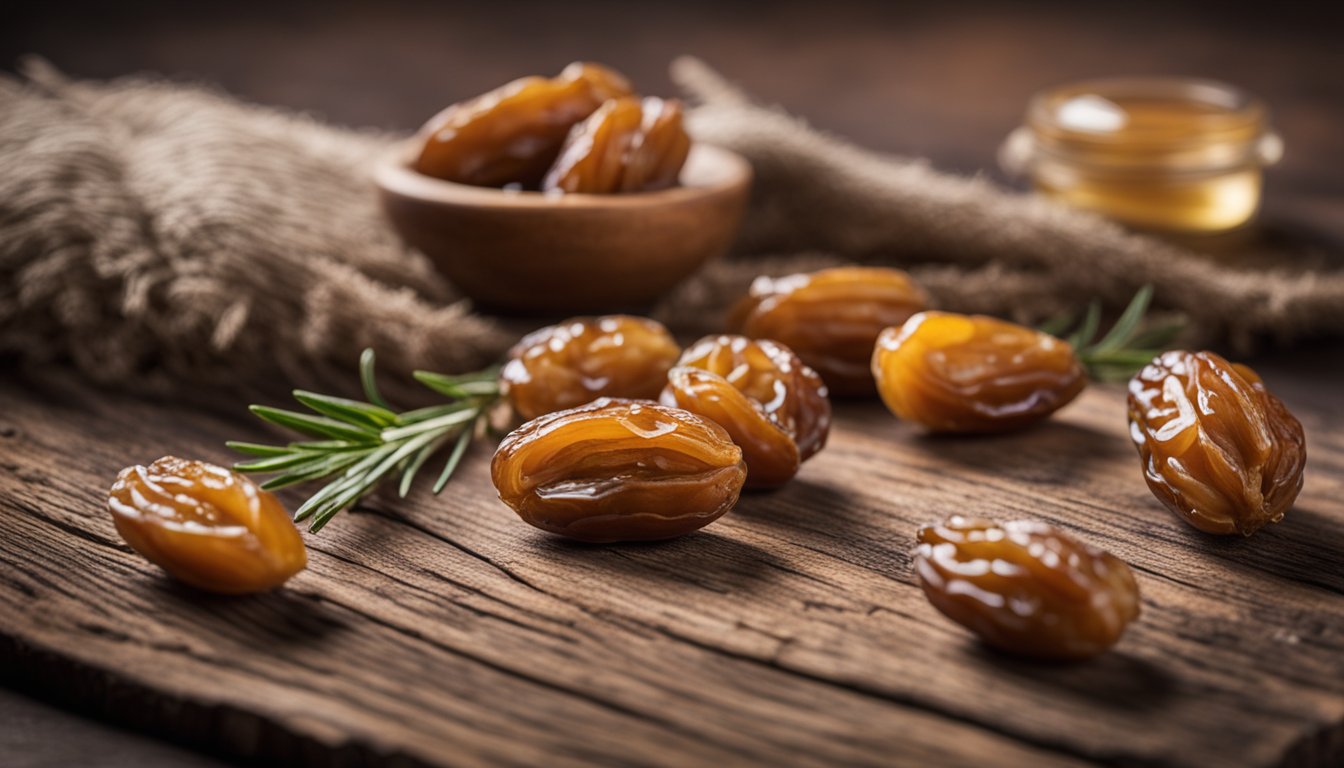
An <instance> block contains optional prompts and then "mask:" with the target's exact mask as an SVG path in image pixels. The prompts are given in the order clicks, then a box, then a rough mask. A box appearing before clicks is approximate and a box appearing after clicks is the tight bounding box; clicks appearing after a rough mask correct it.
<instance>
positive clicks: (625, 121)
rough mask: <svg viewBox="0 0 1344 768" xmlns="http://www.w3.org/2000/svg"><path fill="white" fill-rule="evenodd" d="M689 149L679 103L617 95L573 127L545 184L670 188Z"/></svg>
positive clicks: (595, 189)
mask: <svg viewBox="0 0 1344 768" xmlns="http://www.w3.org/2000/svg"><path fill="white" fill-rule="evenodd" d="M690 149H691V139H690V137H689V136H687V135H686V129H685V128H684V127H683V125H682V109H681V102H678V101H676V100H663V99H659V98H655V97H652V96H649V97H645V98H644V99H643V100H640V99H638V98H635V97H632V96H631V97H625V98H621V99H613V100H611V101H608V102H607V103H606V104H603V105H602V106H601V107H600V108H599V109H598V110H597V111H596V112H594V113H593V114H592V115H591V116H590V117H588V119H586V120H584V121H583V122H582V123H579V124H578V125H576V126H574V128H573V130H571V131H570V134H569V137H568V138H567V139H566V140H565V145H564V147H563V148H562V149H561V150H560V157H559V158H558V159H557V160H556V161H555V165H553V166H552V167H551V170H550V171H549V172H547V174H546V178H545V180H543V181H542V185H541V188H542V189H543V190H546V191H560V192H570V193H585V194H611V193H616V192H649V191H653V190H658V189H666V188H668V187H671V186H674V185H675V184H676V183H677V176H678V175H679V174H680V173H681V167H682V165H683V164H685V162H686V157H687V155H688V154H689V153H690Z"/></svg>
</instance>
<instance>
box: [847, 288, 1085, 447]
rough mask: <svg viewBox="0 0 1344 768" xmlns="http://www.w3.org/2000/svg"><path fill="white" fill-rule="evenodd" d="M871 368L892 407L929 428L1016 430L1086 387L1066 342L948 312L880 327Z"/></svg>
mask: <svg viewBox="0 0 1344 768" xmlns="http://www.w3.org/2000/svg"><path fill="white" fill-rule="evenodd" d="M872 367H873V375H874V377H875V378H876V380H877V387H878V392H879V393H880V394H881V395H882V400H883V402H885V403H886V405H887V407H888V408H889V409H890V410H891V412H892V413H894V414H896V416H898V417H900V418H902V419H905V420H908V421H913V422H915V423H918V424H920V425H922V426H924V427H925V428H926V429H928V430H929V431H931V432H970V433H975V432H1004V431H1008V430H1013V429H1019V428H1021V427H1025V426H1027V425H1029V424H1032V423H1035V422H1037V421H1040V420H1042V419H1044V418H1046V417H1048V416H1049V415H1050V414H1052V413H1054V412H1055V411H1057V410H1059V409H1060V408H1062V407H1064V406H1065V405H1067V404H1068V403H1070V402H1071V401H1072V400H1073V399H1074V398H1075V397H1077V396H1078V393H1080V392H1082V391H1083V388H1084V387H1085V386H1086V385H1087V375H1086V373H1085V372H1084V371H1083V367H1082V365H1081V364H1080V363H1079V362H1078V359H1077V357H1076V356H1075V355H1074V352H1073V348H1072V347H1070V346H1069V344H1068V343H1067V342H1065V341H1062V340H1060V339H1057V338H1055V337H1053V336H1050V335H1049V334H1045V333H1041V332H1040V331H1037V330H1035V329H1032V328H1027V327H1025V326H1021V325H1017V324H1016V323H1010V322H1007V321H1005V320H999V319H997V318H993V317H986V316H983V315H959V314H955V313H951V312H933V311H930V312H921V313H919V314H917V315H915V316H913V317H911V318H910V319H909V320H907V321H906V322H905V324H904V325H902V326H900V327H894V328H888V329H887V330H885V331H883V332H882V335H881V336H880V337H879V338H878V341H877V346H876V348H875V349H874V351H873V358H872Z"/></svg>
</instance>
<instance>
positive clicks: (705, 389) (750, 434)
mask: <svg viewBox="0 0 1344 768" xmlns="http://www.w3.org/2000/svg"><path fill="white" fill-rule="evenodd" d="M663 403H664V404H666V405H669V406H675V407H677V408H683V409H685V410H687V411H690V412H691V413H695V414H698V415H700V416H704V417H705V418H706V419H709V420H710V421H713V422H714V423H716V424H718V425H719V426H721V427H723V428H724V429H725V430H727V432H728V436H729V437H730V438H732V441H733V442H734V443H737V445H738V446H740V447H741V448H742V458H743V460H744V461H745V462H746V465H747V486H748V487H751V488H778V487H779V486H781V485H783V484H785V483H787V482H788V481H789V480H790V479H791V478H792V477H793V476H794V475H795V474H797V473H798V465H799V463H800V462H801V457H800V456H799V453H798V444H797V443H796V442H794V440H793V437H792V436H790V435H789V433H788V432H786V431H785V430H784V428H783V427H781V426H780V425H779V424H777V423H776V422H775V421H774V420H773V419H771V418H770V417H769V416H768V415H767V414H766V413H765V411H764V410H763V409H762V408H761V404H760V403H759V402H757V401H756V400H755V399H753V398H750V397H748V396H747V395H745V394H743V392H742V391H741V390H739V389H738V388H737V387H734V386H733V385H732V383H731V382H729V381H728V380H727V379H725V378H724V377H722V376H720V375H718V374H716V373H710V372H709V371H705V370H701V369H699V368H684V367H678V368H673V369H672V373H671V374H670V375H669V376H668V385H667V389H666V390H664V393H663Z"/></svg>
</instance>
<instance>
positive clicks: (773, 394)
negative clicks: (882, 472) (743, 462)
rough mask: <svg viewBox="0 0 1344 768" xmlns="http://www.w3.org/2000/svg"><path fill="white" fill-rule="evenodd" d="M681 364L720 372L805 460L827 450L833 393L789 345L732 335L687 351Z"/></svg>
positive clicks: (708, 339)
mask: <svg viewBox="0 0 1344 768" xmlns="http://www.w3.org/2000/svg"><path fill="white" fill-rule="evenodd" d="M677 365H679V366H689V367H692V368H701V369H704V370H706V371H709V372H710V373H716V374H718V375H720V376H722V377H724V378H725V379H727V380H728V382H729V383H730V384H732V385H733V386H734V387H737V388H738V389H740V390H742V394H744V395H746V396H747V397H749V398H751V399H752V400H754V401H756V403H757V404H759V405H760V409H761V411H762V412H763V413H764V414H765V415H766V416H767V417H769V418H770V420H771V421H773V422H774V423H776V424H778V425H779V426H780V427H781V428H782V429H783V430H784V431H785V432H788V433H789V436H790V437H792V438H793V439H794V441H796V442H797V443H798V453H799V457H800V459H801V460H802V461H807V460H808V459H809V458H811V457H812V456H813V455H814V454H815V453H816V452H817V451H820V450H821V449H822V448H823V447H824V446H825V445H826V436H827V435H828V434H829V433H830V431H831V400H830V397H829V391H828V390H827V388H826V384H825V382H823V381H822V380H821V377H820V376H818V375H817V372H816V371H814V370H812V369H811V368H810V367H808V366H807V365H806V364H804V363H803V361H802V360H800V359H799V358H798V356H797V355H795V354H794V353H793V350H791V349H789V348H788V347H786V346H784V345H783V344H780V343H779V342H776V341H771V340H769V339H758V340H753V339H749V338H747V337H745V336H733V335H729V334H722V335H717V336H706V337H704V338H703V339H700V340H699V341H697V342H695V343H694V344H692V345H691V346H689V347H687V348H686V351H685V352H682V353H681V358H680V359H678V360H677ZM747 463H748V464H750V463H751V462H750V461H748V462H747Z"/></svg>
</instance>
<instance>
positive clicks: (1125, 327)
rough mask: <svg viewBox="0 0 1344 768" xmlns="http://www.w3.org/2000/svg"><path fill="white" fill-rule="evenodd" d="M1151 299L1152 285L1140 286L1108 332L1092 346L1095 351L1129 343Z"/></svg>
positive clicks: (1108, 349) (1107, 349)
mask: <svg viewBox="0 0 1344 768" xmlns="http://www.w3.org/2000/svg"><path fill="white" fill-rule="evenodd" d="M1152 299H1153V286H1151V285H1145V286H1143V287H1142V288H1140V289H1139V292H1138V293H1136V294H1134V298H1133V299H1130V302H1129V306H1127V307H1125V311H1124V312H1122V313H1120V319H1118V320H1116V321H1115V325H1113V326H1111V331H1110V333H1107V334H1106V336H1105V337H1104V338H1102V340H1101V341H1099V342H1097V343H1096V346H1095V347H1093V348H1094V349H1095V350H1096V351H1097V352H1109V351H1110V350H1113V349H1119V348H1120V347H1123V346H1124V345H1125V344H1127V343H1129V340H1130V339H1131V338H1133V336H1134V334H1135V333H1136V332H1137V331H1138V329H1139V323H1140V322H1141V321H1142V320H1143V315H1144V313H1145V312H1147V311H1148V304H1149V302H1151V301H1152Z"/></svg>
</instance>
